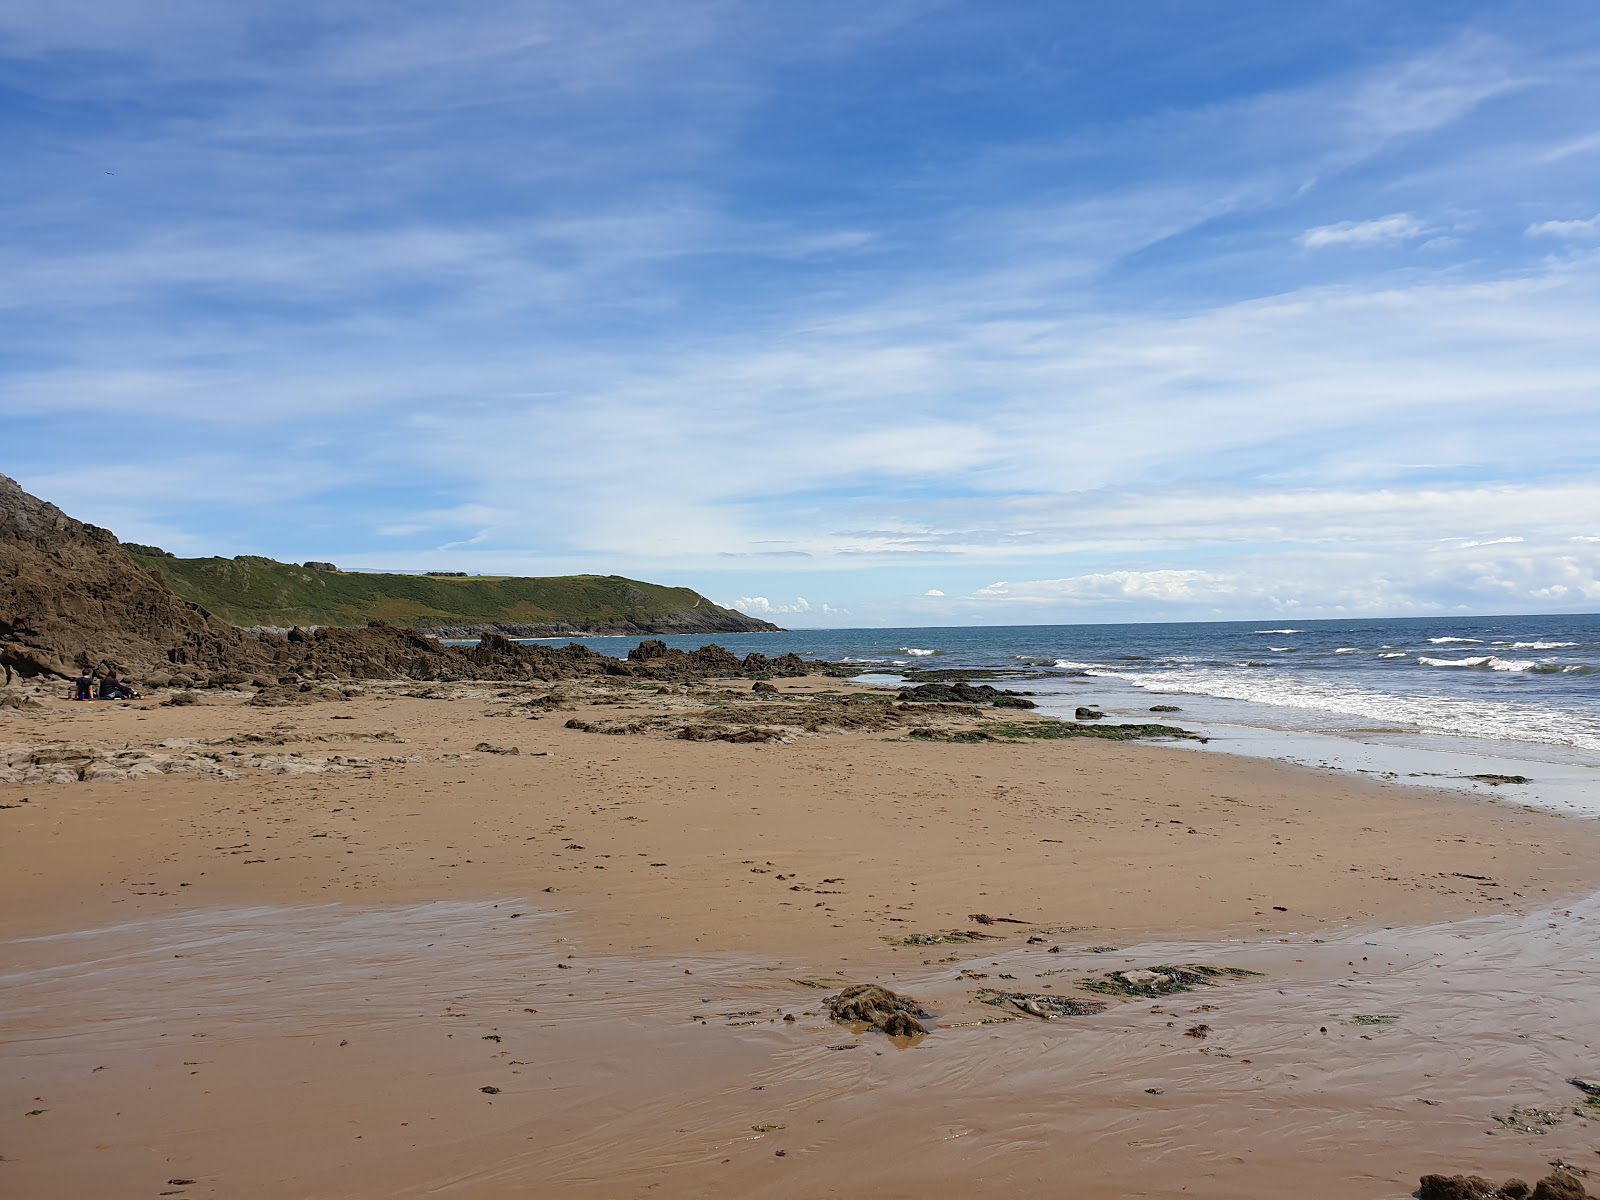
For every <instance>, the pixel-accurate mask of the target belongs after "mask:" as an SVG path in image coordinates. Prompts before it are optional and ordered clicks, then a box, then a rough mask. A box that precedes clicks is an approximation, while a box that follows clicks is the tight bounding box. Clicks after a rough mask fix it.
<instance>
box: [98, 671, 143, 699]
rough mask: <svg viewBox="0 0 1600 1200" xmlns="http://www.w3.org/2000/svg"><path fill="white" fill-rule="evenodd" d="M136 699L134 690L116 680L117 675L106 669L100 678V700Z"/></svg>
mask: <svg viewBox="0 0 1600 1200" xmlns="http://www.w3.org/2000/svg"><path fill="white" fill-rule="evenodd" d="M136 698H137V697H136V695H135V693H134V690H133V689H132V688H130V687H129V686H128V685H127V684H125V683H123V682H122V680H120V679H118V678H117V673H116V671H115V670H114V669H112V668H109V667H108V668H107V669H106V673H105V674H104V675H103V676H101V678H100V699H102V700H133V699H136Z"/></svg>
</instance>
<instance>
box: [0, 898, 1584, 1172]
mask: <svg viewBox="0 0 1600 1200" xmlns="http://www.w3.org/2000/svg"><path fill="white" fill-rule="evenodd" d="M513 913H520V914H522V915H520V916H517V917H513V916H512V914H513ZM1597 934H1600V898H1594V899H1590V900H1587V901H1585V902H1583V903H1581V904H1578V905H1574V906H1572V907H1570V908H1564V909H1558V910H1554V911H1549V912H1545V913H1541V914H1538V915H1536V916H1532V917H1499V918H1484V919H1478V920H1473V921H1467V922H1460V923H1457V924H1453V925H1447V926H1434V927H1428V928H1422V929H1405V930H1379V931H1366V932H1352V933H1349V934H1345V935H1337V934H1335V935H1330V934H1326V933H1324V934H1323V935H1322V936H1323V937H1324V938H1325V939H1326V940H1324V941H1322V942H1316V941H1314V940H1313V939H1312V936H1311V935H1309V934H1308V935H1306V936H1305V937H1304V938H1290V939H1287V940H1284V941H1278V940H1270V941H1263V942H1259V943H1251V942H1238V941H1236V942H1226V943H1210V944H1200V943H1153V944H1149V945H1144V946H1138V947H1127V948H1123V949H1121V950H1119V951H1115V952H1099V953H1091V952H1088V951H1087V950H1086V949H1085V948H1083V946H1082V945H1081V943H1080V941H1078V940H1076V939H1078V938H1079V937H1081V936H1083V935H1075V934H1074V933H1072V932H1071V931H1068V930H1060V931H1056V932H1054V933H1052V934H1051V935H1050V942H1049V944H1044V943H1041V944H1039V945H1036V946H1030V947H1028V948H1026V949H1017V950H1010V951H1007V952H1006V953H1004V954H997V955H990V956H988V957H972V956H970V955H969V956H968V957H966V958H964V959H963V961H961V962H959V963H954V962H951V963H942V962H939V961H936V960H937V959H939V958H943V957H946V955H945V954H944V951H946V950H948V949H952V948H950V947H927V948H924V949H922V950H919V951H914V952H912V953H918V954H923V955H925V956H926V957H927V958H928V959H929V960H930V961H928V962H927V963H922V964H919V962H918V960H917V959H910V960H909V962H908V964H907V966H908V967H909V968H910V969H902V971H901V973H900V974H899V976H898V977H896V976H894V975H893V974H889V973H885V974H884V975H883V976H881V978H882V981H883V982H885V983H887V984H889V985H890V986H892V987H895V988H897V989H900V990H904V991H906V992H909V993H910V994H911V995H913V996H915V997H917V998H918V999H919V1000H921V1001H922V1002H923V1003H925V1004H926V1005H928V1007H929V1008H931V1009H932V1010H933V1011H934V1013H935V1018H934V1021H933V1022H932V1024H933V1026H934V1029H933V1032H932V1034H931V1035H930V1036H928V1037H927V1038H925V1039H920V1040H919V1041H918V1042H917V1043H916V1044H915V1045H912V1046H910V1047H909V1048H897V1047H896V1046H894V1045H892V1044H890V1043H889V1042H888V1041H887V1040H886V1039H884V1038H882V1037H881V1036H880V1035H876V1034H864V1035H856V1034H853V1033H852V1032H851V1031H849V1030H847V1029H843V1028H841V1027H839V1026H836V1025H831V1024H828V1023H826V1022H824V1021H823V1020H822V1019H821V1018H820V1017H819V1016H817V1015H815V1014H816V1013H817V1011H818V1009H819V1008H820V999H821V997H822V996H823V995H825V994H826V993H825V992H824V991H822V990H819V989H816V988H812V987H808V986H805V985H804V984H803V983H798V982H795V981H796V980H807V979H810V980H812V981H814V982H815V981H820V980H822V979H825V978H836V977H827V976H821V975H818V974H817V973H816V972H814V971H809V970H807V969H806V968H804V967H803V966H800V965H797V964H795V963H784V964H778V963H772V962H765V963H748V962H735V961H731V960H726V959H712V958H701V959H694V960H690V959H681V960H680V959H675V960H671V961H656V962H638V961H627V960H623V959H619V958H614V957H612V958H608V957H591V956H589V955H587V954H584V953H583V951H582V949H581V940H579V935H578V934H577V933H576V932H575V931H574V929H573V927H572V924H571V922H569V921H568V920H567V919H566V918H565V917H563V916H560V915H555V914H541V913H539V912H537V911H536V910H534V909H533V908H532V907H531V906H528V905H527V904H525V903H522V902H518V903H515V904H513V903H509V902H506V901H502V902H500V903H499V904H498V905H494V904H492V903H488V902H485V903H436V904H423V905H413V906H407V907H394V908H384V909H373V910H360V909H354V908H350V907H346V906H338V905H323V906H316V907H280V908H255V909H229V910H220V911H209V912H201V913H195V914H191V915H188V916H181V917H173V918H166V919H161V920H151V921H144V922H139V923H135V924H129V925H123V926H118V927H113V928H107V929H100V930H93V931H86V932H82V933H77V934H70V935H64V936H55V937H48V938H34V939H26V940H20V941H14V942H11V943H8V944H7V945H5V947H4V950H3V957H0V961H3V962H4V963H5V967H4V974H3V975H0V999H3V1003H4V1006H5V1011H6V1013H7V1021H6V1026H5V1033H4V1035H3V1042H0V1056H3V1058H4V1061H5V1068H4V1072H3V1077H4V1080H5V1082H4V1084H3V1085H0V1095H3V1099H4V1105H3V1108H0V1138H3V1142H0V1147H3V1153H4V1155H5V1159H6V1161H5V1162H3V1163H0V1172H4V1174H0V1188H3V1190H4V1191H5V1193H6V1194H8V1195H18V1196H24V1195H25V1196H29V1197H39V1198H41V1200H44V1198H50V1197H82V1196H90V1195H106V1196H110V1195H119V1196H120V1195H128V1196H140V1195H150V1196H156V1195H160V1194H163V1193H171V1194H177V1195H184V1196H228V1197H246V1198H248V1197H263V1198H264V1197H275V1198H276V1197H283V1196H290V1195H292V1196H306V1197H311V1196H318V1197H321V1196H329V1197H332V1196H340V1197H368V1196H370V1197H375V1198H376V1197H400V1196H407V1197H409V1196H463V1197H466V1196H471V1197H491V1198H498V1197H512V1196H516V1197H527V1196H530V1195H539V1196H567V1195H571V1196H597V1197H598V1196H608V1197H609V1196H632V1195H641V1196H643V1195H650V1196H662V1195H678V1196H689V1195H727V1196H751V1195H756V1196H794V1197H801V1196H805V1197H815V1196H864V1195H870V1196H908V1197H909V1196H920V1195H927V1194H930V1193H933V1192H939V1193H943V1194H959V1195H965V1196H989V1195H994V1196H999V1195H1017V1194H1021V1195H1072V1196H1086V1197H1099V1196H1105V1197H1111V1196H1166V1195H1173V1194H1177V1193H1178V1192H1179V1191H1183V1193H1184V1194H1187V1195H1197V1196H1214V1197H1223V1196H1230V1197H1248V1196H1261V1197H1267V1196H1278V1195H1282V1194H1283V1193H1284V1191H1285V1190H1286V1189H1287V1188H1290V1187H1294V1188H1298V1189H1300V1190H1302V1191H1305V1192H1306V1193H1307V1194H1312V1195H1316V1196H1318V1197H1401V1196H1404V1195H1407V1194H1409V1192H1410V1190H1411V1189H1412V1188H1413V1187H1414V1186H1415V1183H1416V1178H1417V1176H1418V1175H1420V1174H1421V1173H1423V1172H1424V1171H1431V1170H1440V1169H1448V1170H1450V1171H1455V1170H1476V1171H1481V1172H1482V1173H1484V1174H1489V1175H1497V1176H1503V1175H1506V1174H1520V1175H1524V1176H1528V1177H1532V1176H1536V1175H1539V1174H1542V1173H1543V1172H1544V1169H1545V1164H1546V1163H1547V1162H1549V1161H1550V1160H1552V1159H1557V1158H1561V1159H1565V1160H1566V1161H1568V1162H1571V1163H1573V1164H1575V1165H1577V1166H1580V1167H1585V1168H1590V1169H1595V1168H1600V1153H1597V1150H1600V1121H1596V1122H1590V1121H1587V1120H1584V1119H1582V1118H1580V1117H1579V1116H1576V1115H1573V1113H1572V1109H1573V1107H1574V1106H1575V1105H1576V1104H1577V1103H1578V1102H1579V1101H1581V1100H1582V1096H1581V1094H1579V1093H1578V1092H1577V1091H1576V1090H1575V1089H1573V1088H1571V1087H1569V1086H1568V1085H1567V1084H1566V1083H1565V1082H1564V1080H1565V1078H1566V1077H1567V1076H1569V1075H1589V1076H1593V1075H1596V1074H1600V999H1597V995H1596V988H1595V985H1594V970H1593V962H1594V952H1595V944H1596V940H1597V937H1596V935H1597ZM567 938H572V939H574V940H572V941H567V940H564V939H567ZM1049 945H1060V946H1061V947H1062V951H1061V952H1060V953H1054V954H1052V953H1049V952H1048V950H1049ZM953 949H958V950H961V951H962V952H963V953H966V952H967V951H969V950H970V949H972V948H970V947H955V948H953ZM905 953H906V952H902V954H905ZM569 956H570V957H569ZM1169 962H1201V963H1214V964H1219V965H1230V966H1239V967H1245V968H1249V969H1252V970H1257V971H1261V972H1263V975H1262V976H1261V977H1260V978H1253V979H1246V980H1241V981H1239V982H1232V983H1227V984H1223V985H1220V986H1217V987H1214V988H1206V989H1201V990H1197V991H1196V992H1193V993H1189V994H1186V995H1179V996H1173V997H1168V998H1165V999H1161V1000H1143V999H1141V1000H1129V1001H1126V1002H1113V1004H1112V1006H1111V1008H1110V1010H1109V1011H1107V1012H1105V1013H1103V1014H1101V1015H1098V1016H1091V1017H1082V1018H1069V1019H1062V1020H1059V1021H1056V1022H1052V1023H1049V1024H1046V1023H1044V1022H1041V1021H1038V1020H1036V1019H1033V1018H1019V1019H1017V1020H1015V1021H1011V1022H1009V1023H1003V1024H980V1023H978V1022H980V1021H982V1020H984V1019H985V1018H990V1019H992V1018H996V1017H1004V1016H1005V1015H1006V1013H1005V1012H1004V1010H1001V1009H997V1008H992V1007H989V1006H986V1005H981V1004H977V1003H975V1002H974V992H975V991H976V989H977V988H978V987H980V986H996V987H1001V988H1006V989H1010V990H1018V991H1042V990H1044V989H1046V988H1047V987H1050V988H1052V989H1053V990H1056V991H1059V992H1063V993H1071V994H1081V993H1078V992H1076V989H1074V988H1073V987H1072V986H1071V984H1072V982H1073V981H1074V980H1076V979H1078V978H1081V977H1083V976H1085V975H1088V974H1091V973H1096V974H1097V973H1100V972H1104V971H1107V970H1115V969H1121V968H1124V967H1127V966H1149V965H1153V964H1160V963H1169ZM962 969H968V970H972V971H977V972H983V973H985V974H987V975H988V978H987V979H985V980H983V981H982V982H981V983H980V982H978V981H974V980H970V979H964V978H961V977H960V976H959V971H960V970H962ZM1002 974H1004V975H1011V976H1014V977H1015V979H1014V981H1012V980H1004V981H1003V980H1001V979H1000V978H999V977H1000V976H1001V975H1002ZM1203 1005H1209V1006H1211V1007H1210V1008H1209V1009H1203V1008H1202V1006H1203ZM530 1009H531V1010H536V1011H529V1010H530ZM786 1013H792V1014H795V1015H796V1017H797V1018H798V1019H797V1020H796V1021H795V1022H793V1023H785V1022H784V1021H783V1020H782V1016H783V1015H784V1014H786ZM1358 1016H1364V1017H1368V1018H1376V1017H1395V1018H1398V1019H1397V1020H1394V1021H1392V1022H1389V1021H1385V1022H1381V1023H1376V1024H1363V1023H1357V1022H1356V1021H1355V1018H1356V1017H1358ZM1200 1022H1204V1023H1206V1024H1208V1025H1209V1026H1211V1032H1210V1035H1209V1036H1208V1037H1207V1038H1205V1039H1203V1040H1200V1039H1194V1038H1190V1037H1187V1036H1185V1030H1186V1029H1187V1028H1189V1027H1191V1026H1192V1025H1194V1024H1196V1023H1200ZM1323 1029H1326V1031H1327V1032H1326V1033H1323V1032H1322V1030H1323ZM846 1047H853V1048H851V1049H847V1048H846ZM486 1087H490V1088H498V1089H499V1090H498V1091H497V1092H495V1093H486V1092H484V1091H482V1090H481V1089H482V1088H486ZM1147 1089H1156V1091H1155V1092H1153V1093H1152V1092H1151V1091H1148V1090H1147ZM1513 1105H1522V1106H1525V1107H1534V1108H1538V1109H1546V1110H1561V1112H1562V1113H1563V1114H1564V1115H1563V1116H1562V1117H1561V1119H1560V1121H1559V1123H1556V1124H1553V1125H1549V1126H1542V1127H1541V1128H1543V1129H1544V1132H1542V1133H1533V1132H1519V1131H1516V1130H1512V1129H1507V1128H1504V1127H1502V1126H1501V1125H1499V1124H1497V1123H1496V1122H1495V1121H1494V1120H1493V1119H1492V1115H1493V1114H1508V1113H1510V1111H1511V1108H1512V1106H1513ZM32 1110H43V1111H42V1112H39V1113H38V1115H36V1116H24V1115H23V1114H24V1113H26V1112H29V1111H32ZM1490 1135H1492V1136H1490ZM778 1151H782V1152H783V1153H782V1154H781V1155H780V1154H779V1153H778ZM173 1179H190V1180H193V1181H194V1182H193V1183H190V1184H181V1185H179V1184H169V1183H168V1182H167V1181H168V1180H173Z"/></svg>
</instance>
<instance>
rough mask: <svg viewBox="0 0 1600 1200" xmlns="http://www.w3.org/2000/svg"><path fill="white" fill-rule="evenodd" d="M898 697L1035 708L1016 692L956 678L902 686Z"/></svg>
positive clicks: (909, 700)
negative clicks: (944, 681) (948, 681)
mask: <svg viewBox="0 0 1600 1200" xmlns="http://www.w3.org/2000/svg"><path fill="white" fill-rule="evenodd" d="M899 698H900V700H901V701H902V702H904V703H913V704H987V705H992V706H993V707H995V708H1035V707H1037V706H1036V705H1035V704H1034V702H1033V701H1032V700H1029V699H1027V698H1026V697H1024V696H1021V695H1019V694H1018V693H1016V692H1006V691H1002V690H1001V689H999V688H997V687H992V686H990V685H989V684H987V683H981V684H979V685H978V686H977V687H974V686H972V684H970V683H967V682H966V681H965V680H958V681H957V682H955V683H923V684H918V685H917V686H916V687H910V688H902V689H901V690H900V692H899Z"/></svg>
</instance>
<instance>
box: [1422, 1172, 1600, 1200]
mask: <svg viewBox="0 0 1600 1200" xmlns="http://www.w3.org/2000/svg"><path fill="white" fill-rule="evenodd" d="M1588 1196H1589V1193H1588V1192H1587V1191H1586V1190H1585V1189H1584V1186H1583V1182H1582V1181H1581V1180H1580V1179H1579V1178H1578V1177H1577V1176H1576V1175H1573V1174H1572V1173H1571V1172H1569V1171H1563V1170H1560V1169H1557V1170H1554V1171H1552V1172H1550V1174H1548V1175H1546V1176H1545V1177H1544V1178H1543V1179H1541V1180H1539V1182H1538V1183H1537V1184H1535V1185H1534V1186H1533V1187H1531V1188H1530V1187H1529V1186H1528V1185H1527V1184H1526V1183H1524V1182H1523V1181H1522V1180H1520V1179H1508V1180H1506V1181H1505V1182H1504V1183H1502V1184H1501V1185H1500V1186H1499V1187H1495V1186H1494V1184H1492V1183H1490V1182H1489V1181H1488V1180H1487V1179H1485V1178H1484V1177H1483V1176H1481V1175H1424V1176H1423V1177H1422V1184H1421V1186H1420V1187H1419V1188H1418V1189H1417V1200H1529V1198H1530V1197H1531V1200H1588Z"/></svg>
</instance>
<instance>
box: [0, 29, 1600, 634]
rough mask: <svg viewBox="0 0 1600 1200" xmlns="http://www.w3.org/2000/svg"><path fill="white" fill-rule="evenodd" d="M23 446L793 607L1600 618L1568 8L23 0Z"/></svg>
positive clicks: (155, 522) (1586, 203) (986, 617)
mask: <svg viewBox="0 0 1600 1200" xmlns="http://www.w3.org/2000/svg"><path fill="white" fill-rule="evenodd" d="M0 145H3V146H4V158H3V160H0V163H3V165H0V429H3V430H4V433H3V436H0V472H4V473H6V474H9V475H12V476H13V477H15V478H16V479H18V480H19V481H20V482H21V483H22V484H23V485H24V486H25V487H27V488H28V489H29V490H30V491H33V492H35V493H36V494H39V495H42V496H44V497H45V498H47V499H49V500H52V501H54V502H56V503H57V504H59V505H61V506H62V507H63V508H64V509H66V510H67V511H68V512H69V513H71V514H73V515H74V516H78V517H80V518H82V519H84V520H88V521H92V522H94V523H96V524H100V525H104V526H107V527H109V528H111V529H113V530H114V531H115V532H116V533H117V534H118V535H119V536H121V537H122V538H123V539H124V540H128V541H139V542H148V543H155V544H157V545H160V546H163V547H165V548H167V549H169V550H171V551H173V552H174V553H177V554H179V555H184V556H189V555H211V554H219V555H227V556H231V555H235V554H265V555H269V556H271V557H274V558H279V559H284V560H293V561H303V560H307V559H318V560H329V561H333V562H335V563H338V564H339V565H340V566H343V567H363V568H391V569H401V570H424V569H440V570H465V571H471V572H474V573H478V572H482V573H494V574H567V573H577V572H594V573H600V574H621V575H628V576H632V577H635V578H643V579H649V580H655V581H659V582H663V583H670V584H682V585H687V586H690V587H693V588H696V589H697V590H699V591H701V592H703V593H705V594H706V595H708V596H710V597H711V598H712V599H714V600H717V601H719V602H722V603H728V604H734V605H737V606H738V607H740V608H742V609H744V610H745V611H747V612H751V613H754V614H757V615H762V616H767V617H770V618H771V619H773V620H775V621H777V622H779V623H780V624H784V625H787V626H791V627H800V626H830V625H831V626H871V625H891V626H898V625H965V624H1034V623H1052V622H1066V623H1071V622H1093V621H1134V620H1206V619H1231V618H1241V619H1244V618H1255V617H1268V616H1274V615H1280V614H1281V615H1290V614H1293V615H1298V616H1301V617H1306V618H1310V617H1317V616H1329V617H1336V616H1384V615H1411V614H1423V613H1449V612H1461V613H1468V612H1471V613H1509V612H1542V611H1548V612H1591V611H1596V610H1597V609H1600V471H1597V470H1596V466H1597V464H1600V7H1597V6H1596V5H1594V4H1593V3H1591V2H1589V0H1548V2H1546V3H1542V4H1538V5H1528V4H1519V3H1475V2H1473V0H1450V2H1448V3H1443V2H1439V3H1436V2H1433V0H1409V2H1408V3H1405V4H1394V3H1392V2H1389V3H1379V2H1378V0H1324V2H1322V3H1317V4H1307V5H1286V4H1282V3H1281V2H1278V0H1249V2H1243V0H1207V2H1206V3H1199V2H1198V0H1191V2H1179V0H1125V2H1124V3H1121V4H1118V5H1106V4H1087V3H1076V4H1061V3H1044V2H1040V3H1034V2H1030V0H1015V2H1003V0H1000V2H997V0H980V2H974V3H957V2H954V0H948V2H947V0H877V2H876V3H873V4H865V5H864V4H861V3H859V2H855V3H838V2H836V0H805V2H804V3H799V2H796V3H790V2H788V0H766V2H747V3H739V2H735V0H672V2H671V3H657V2H655V0H628V2H624V3H614V2H612V0H583V2H582V3H567V2H565V0H559V2H558V0H517V2H500V0H479V2H473V0H468V2H467V3H460V4H450V5H446V4H439V3H416V2H414V0H384V2H382V3H378V2H377V0H317V2H316V3H307V2H305V0H274V2H273V3H270V4H269V3H264V2H257V0H230V2H229V3H226V4H217V3H214V2H213V0H139V2H138V3H133V2H132V0H56V2H55V3H53V4H50V5H22V4H16V3H13V4H5V5H0Z"/></svg>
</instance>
